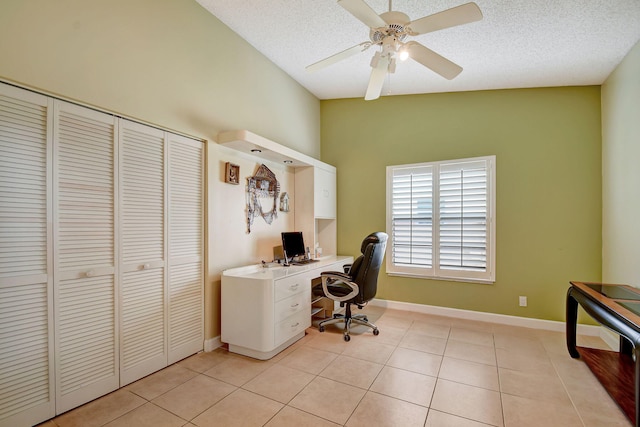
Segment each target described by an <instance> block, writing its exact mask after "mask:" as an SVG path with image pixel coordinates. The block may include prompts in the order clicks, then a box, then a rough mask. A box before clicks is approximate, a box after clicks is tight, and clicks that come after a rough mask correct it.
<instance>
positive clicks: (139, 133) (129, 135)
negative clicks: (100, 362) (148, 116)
mask: <svg viewBox="0 0 640 427" xmlns="http://www.w3.org/2000/svg"><path fill="white" fill-rule="evenodd" d="M119 131H120V159H121V161H120V183H121V184H120V208H121V212H122V215H121V217H120V232H121V236H122V237H121V242H122V245H121V248H122V249H121V250H122V258H121V259H122V269H121V273H122V276H121V277H122V280H121V289H122V298H121V301H122V307H121V319H122V322H121V323H120V326H121V346H120V351H121V356H120V359H121V370H120V382H121V384H120V385H125V384H128V383H130V382H132V381H135V380H137V379H139V378H142V377H143V376H146V375H148V374H150V373H151V372H154V371H157V370H159V369H162V368H163V367H165V366H166V365H167V345H166V344H167V343H166V321H165V319H166V290H165V262H164V259H165V244H164V240H165V234H166V233H165V203H164V199H165V179H164V174H165V161H164V158H165V132H164V131H161V130H159V129H154V128H151V127H149V126H144V125H140V124H137V123H133V122H130V121H126V120H121V121H120V126H119Z"/></svg>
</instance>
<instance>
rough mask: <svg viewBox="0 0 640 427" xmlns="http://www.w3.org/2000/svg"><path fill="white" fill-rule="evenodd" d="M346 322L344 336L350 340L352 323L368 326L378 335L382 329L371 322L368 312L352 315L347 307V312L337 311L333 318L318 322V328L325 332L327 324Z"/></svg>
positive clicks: (346, 339)
mask: <svg viewBox="0 0 640 427" xmlns="http://www.w3.org/2000/svg"><path fill="white" fill-rule="evenodd" d="M340 322H344V332H343V338H344V340H345V341H350V340H351V337H350V336H349V332H350V330H351V324H352V323H356V324H358V325H363V326H368V327H369V328H371V329H373V335H378V334H379V333H380V331H379V330H378V327H377V326H376V325H374V324H373V323H370V322H369V319H367V315H366V314H354V315H351V310H349V309H348V308H347V312H346V314H341V313H335V314H334V315H333V317H332V318H331V319H326V320H323V321H321V322H320V323H318V330H319V331H320V332H324V327H325V326H326V325H333V324H335V323H340Z"/></svg>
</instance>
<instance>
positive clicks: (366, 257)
mask: <svg viewBox="0 0 640 427" xmlns="http://www.w3.org/2000/svg"><path fill="white" fill-rule="evenodd" d="M386 247H387V234H386V233H383V232H380V231H378V232H375V233H371V234H369V235H368V236H367V237H365V239H364V240H363V241H362V245H361V246H360V252H361V253H362V255H360V256H359V257H358V258H356V260H355V261H354V262H353V264H352V266H351V270H350V271H349V275H350V276H351V277H352V280H353V281H354V282H355V283H356V284H357V285H358V287H359V288H360V293H359V294H358V297H357V298H356V299H355V301H354V302H355V303H364V302H367V301H370V300H372V299H373V297H375V296H376V291H377V289H378V272H379V271H380V266H381V265H382V260H383V258H384V251H385V249H386Z"/></svg>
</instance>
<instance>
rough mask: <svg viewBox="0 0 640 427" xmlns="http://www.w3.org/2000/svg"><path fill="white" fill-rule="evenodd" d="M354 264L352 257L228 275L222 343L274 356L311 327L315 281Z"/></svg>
mask: <svg viewBox="0 0 640 427" xmlns="http://www.w3.org/2000/svg"><path fill="white" fill-rule="evenodd" d="M352 262H353V257H350V256H349V257H348V256H326V257H322V258H321V259H320V260H319V261H318V262H315V263H311V264H306V265H302V266H294V265H292V266H290V267H282V266H278V267H269V268H264V267H263V266H262V265H259V264H258V265H251V266H247V267H239V268H232V269H230V270H225V271H223V272H222V335H221V340H222V342H224V343H227V344H229V351H231V352H234V353H238V354H243V355H245V356H250V357H253V358H256V359H261V360H266V359H270V358H272V357H273V356H275V355H276V354H278V353H279V352H281V351H282V350H284V349H285V348H287V347H288V346H290V345H291V344H293V343H294V342H296V341H297V340H299V339H300V338H302V337H303V336H304V333H305V329H307V328H308V327H309V326H311V281H312V280H313V279H314V278H316V277H318V276H320V273H322V272H323V271H343V266H344V265H345V264H351V263H352Z"/></svg>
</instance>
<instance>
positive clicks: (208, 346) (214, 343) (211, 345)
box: [204, 335, 222, 351]
mask: <svg viewBox="0 0 640 427" xmlns="http://www.w3.org/2000/svg"><path fill="white" fill-rule="evenodd" d="M221 346H222V341H220V335H218V336H217V337H213V338H209V339H207V340H204V351H213V350H215V349H216V348H218V347H221Z"/></svg>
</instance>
